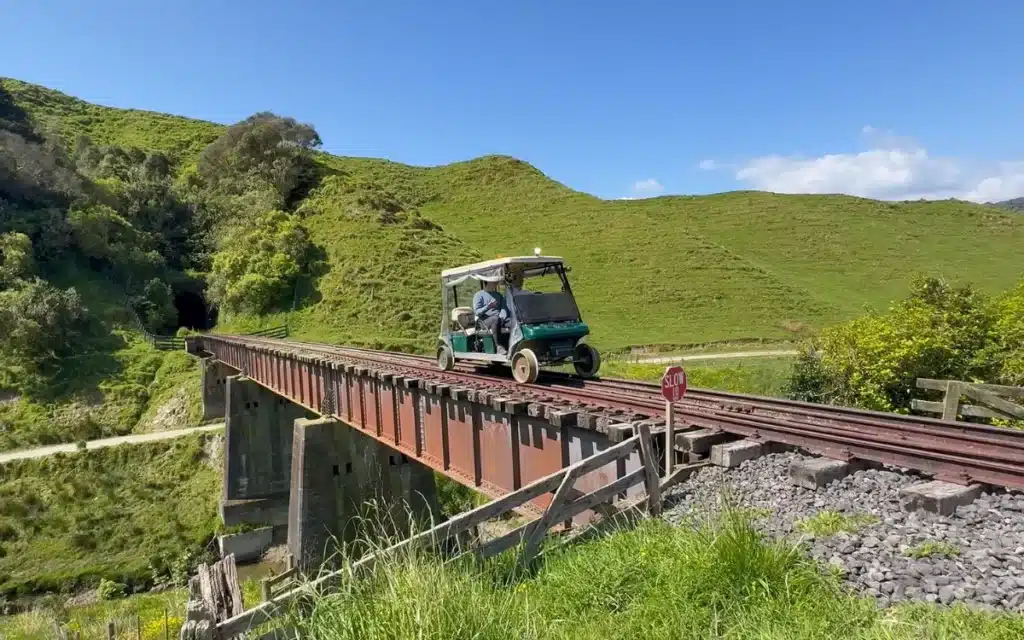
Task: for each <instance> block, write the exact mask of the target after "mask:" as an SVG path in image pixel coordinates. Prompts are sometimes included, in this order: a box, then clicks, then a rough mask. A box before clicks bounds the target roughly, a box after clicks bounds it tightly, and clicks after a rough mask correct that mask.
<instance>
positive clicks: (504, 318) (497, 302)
mask: <svg viewBox="0 0 1024 640" xmlns="http://www.w3.org/2000/svg"><path fill="white" fill-rule="evenodd" d="M473 315H475V316H476V319H477V320H478V321H479V322H480V324H482V325H484V326H485V327H487V330H488V331H490V332H491V335H492V336H494V345H495V347H496V348H497V351H498V353H500V354H502V355H504V354H505V353H506V350H505V347H504V345H502V344H501V340H502V338H501V331H500V328H501V327H506V328H507V327H508V326H509V313H508V307H507V306H505V296H503V295H501V293H500V292H499V291H498V283H497V282H487V281H485V282H484V288H483V289H481V290H480V291H477V292H476V294H475V295H474V296H473Z"/></svg>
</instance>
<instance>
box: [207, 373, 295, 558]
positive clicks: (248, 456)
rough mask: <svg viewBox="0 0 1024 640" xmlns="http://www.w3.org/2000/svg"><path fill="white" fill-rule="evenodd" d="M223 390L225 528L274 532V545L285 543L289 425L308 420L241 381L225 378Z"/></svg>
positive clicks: (240, 378) (236, 377) (247, 381)
mask: <svg viewBox="0 0 1024 640" xmlns="http://www.w3.org/2000/svg"><path fill="white" fill-rule="evenodd" d="M224 386H225V388H226V392H225V400H226V401H225V404H226V406H227V411H226V413H225V416H224V480H223V487H224V493H223V496H222V498H223V499H222V501H221V516H222V518H223V520H224V524H225V525H228V526H233V525H238V524H250V525H257V526H269V527H273V528H274V534H273V541H274V542H275V543H284V541H285V540H286V539H287V527H288V496H289V484H290V482H291V463H292V425H293V424H294V423H295V420H297V419H299V418H307V417H311V415H312V414H311V413H310V412H309V411H307V410H306V409H305V408H303V407H301V406H299V405H297V404H295V403H294V402H291V401H290V400H288V399H286V398H283V397H281V396H279V395H277V394H276V393H274V392H273V391H270V390H268V389H266V388H264V387H262V386H260V385H259V384H257V383H256V382H253V381H252V380H250V379H248V378H246V377H244V376H241V375H232V376H228V377H227V379H226V384H225V385H224ZM204 395H205V394H204Z"/></svg>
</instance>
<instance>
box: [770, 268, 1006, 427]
mask: <svg viewBox="0 0 1024 640" xmlns="http://www.w3.org/2000/svg"><path fill="white" fill-rule="evenodd" d="M996 330H997V329H996V316H995V313H994V311H993V307H992V304H991V302H990V301H989V300H988V299H987V298H986V297H985V296H983V295H982V294H980V293H978V292H977V291H975V290H973V289H971V288H970V287H962V288H953V287H950V286H948V285H947V284H946V283H944V282H942V281H940V280H937V279H935V278H918V279H916V280H915V281H914V282H913V284H912V285H911V292H910V295H909V296H908V297H907V298H906V299H905V300H903V301H902V302H900V303H898V304H896V305H893V307H892V308H890V310H889V312H888V313H886V314H872V315H868V316H865V317H862V318H858V319H856V320H853V321H852V322H849V323H847V324H844V325H840V326H838V327H832V328H830V329H826V330H824V331H822V332H821V335H820V336H819V337H818V338H817V339H815V340H813V341H811V342H810V343H808V344H806V345H805V346H804V347H803V348H802V350H801V354H800V356H799V358H798V360H797V364H796V366H795V367H794V373H793V377H792V378H791V380H790V394H791V395H792V396H793V397H795V398H797V399H801V400H810V401H815V402H825V403H829V404H840V405H847V406H859V407H864V408H867V409H876V410H880V411H907V410H908V409H909V405H910V397H911V394H912V392H913V390H914V388H915V383H916V379H917V378H949V379H958V380H970V379H973V378H980V379H992V377H993V376H994V375H996V371H997V370H998V363H997V362H996V361H995V360H994V359H993V358H992V357H991V356H990V355H988V353H987V351H986V347H987V346H988V345H989V344H991V342H992V340H993V337H994V335H995V332H996Z"/></svg>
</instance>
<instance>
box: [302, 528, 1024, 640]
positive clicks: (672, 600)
mask: <svg viewBox="0 0 1024 640" xmlns="http://www.w3.org/2000/svg"><path fill="white" fill-rule="evenodd" d="M291 622H292V623H293V624H295V625H296V628H297V630H298V632H299V634H300V637H302V638H317V639H324V640H341V639H347V638H353V639H354V638H359V639H360V640H374V639H376V638H381V639H383V638H389V639H401V638H475V639H479V640H486V639H489V638H495V639H497V638H502V639H505V638H581V639H582V638H588V639H590V638H623V639H625V638H654V639H656V638H771V639H775V638H777V639H779V640H782V639H786V640H789V639H794V638H801V639H803V638H810V639H813V638H823V639H828V640H834V639H836V638H886V639H890V638H891V639H903V638H906V639H908V640H909V639H911V638H913V639H917V638H954V637H956V638H960V637H971V638H993V639H994V638H1013V637H1022V635H1021V634H1024V620H1022V619H1021V618H1020V617H1014V616H1009V615H994V614H983V613H976V612H970V611H967V610H966V609H955V610H937V609H935V608H933V607H923V606H908V607H901V608H897V609H893V610H889V611H878V610H877V609H876V607H875V605H874V603H873V602H872V601H870V600H866V599H858V598H856V597H853V596H851V595H848V594H847V593H845V592H844V591H843V590H842V588H841V587H840V585H839V583H838V582H837V580H836V579H835V578H834V577H832V576H829V575H826V574H824V573H822V572H821V571H819V569H818V567H817V566H816V565H815V564H813V562H812V561H810V560H809V559H808V558H807V557H806V555H805V554H804V553H803V551H802V550H801V549H800V548H798V547H794V546H790V545H787V544H786V543H783V542H771V541H766V540H764V539H762V538H761V537H760V535H759V534H758V533H757V532H756V531H755V529H754V528H753V527H752V526H751V525H750V523H749V521H748V520H747V519H745V518H744V517H743V516H742V515H741V514H739V513H738V512H732V511H727V512H726V513H725V514H724V515H722V516H720V517H719V518H718V519H716V520H713V521H707V522H704V523H702V524H700V525H699V526H695V527H690V526H687V527H673V526H671V525H669V524H667V523H665V522H662V521H646V522H643V523H642V524H640V525H639V526H637V527H635V528H632V529H628V530H627V529H622V530H619V531H617V532H615V533H614V534H613V535H605V536H599V537H596V538H594V539H591V540H589V541H587V542H584V543H580V544H574V545H569V546H564V547H558V548H554V549H550V550H549V551H548V553H547V554H546V555H545V556H544V557H543V560H542V562H541V564H540V566H539V567H538V568H537V569H536V571H535V573H532V574H526V575H524V574H520V573H517V572H516V571H514V570H513V568H512V563H511V562H510V558H508V557H499V558H497V559H494V560H491V561H488V562H487V563H485V564H483V565H482V566H476V565H475V564H474V563H471V562H462V561H456V562H450V563H448V564H443V563H442V562H441V561H439V560H438V559H436V558H435V557H432V556H429V555H426V554H425V553H423V552H421V551H416V550H410V551H408V552H405V553H402V554H399V555H397V556H394V557H391V558H389V559H385V560H383V561H382V562H381V563H379V564H378V565H377V567H376V568H375V570H374V571H373V572H372V574H370V575H368V576H367V577H365V578H364V579H361V580H356V581H348V582H346V583H345V584H344V585H343V586H342V587H341V588H340V590H338V591H335V592H332V593H324V594H320V595H319V596H318V597H316V598H315V600H314V604H313V606H312V608H311V609H310V610H309V611H308V612H307V613H305V614H303V615H301V616H296V617H294V618H293V619H292V620H291Z"/></svg>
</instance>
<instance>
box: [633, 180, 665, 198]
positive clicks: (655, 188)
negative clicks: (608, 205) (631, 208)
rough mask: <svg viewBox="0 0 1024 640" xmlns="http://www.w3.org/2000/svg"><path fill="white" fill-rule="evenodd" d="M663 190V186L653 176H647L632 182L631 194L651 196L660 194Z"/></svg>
mask: <svg viewBox="0 0 1024 640" xmlns="http://www.w3.org/2000/svg"><path fill="white" fill-rule="evenodd" d="M664 192H665V187H663V186H662V185H661V183H660V182H658V181H657V180H655V179H654V178H648V179H646V180H640V181H638V182H635V183H633V194H634V195H636V196H640V197H651V196H657V195H661V194H662V193H664Z"/></svg>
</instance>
